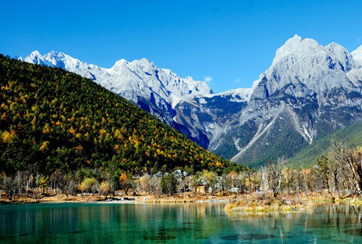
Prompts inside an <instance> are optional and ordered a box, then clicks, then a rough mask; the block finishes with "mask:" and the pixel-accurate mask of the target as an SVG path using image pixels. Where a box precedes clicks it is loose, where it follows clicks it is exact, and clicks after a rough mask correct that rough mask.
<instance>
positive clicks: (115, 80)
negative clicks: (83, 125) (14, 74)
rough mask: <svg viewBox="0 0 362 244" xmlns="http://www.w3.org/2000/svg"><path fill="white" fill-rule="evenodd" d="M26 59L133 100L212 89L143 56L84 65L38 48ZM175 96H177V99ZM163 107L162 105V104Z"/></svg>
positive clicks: (161, 98)
mask: <svg viewBox="0 0 362 244" xmlns="http://www.w3.org/2000/svg"><path fill="white" fill-rule="evenodd" d="M25 61H26V62H29V63H35V64H41V65H46V66H51V67H60V68H62V69H65V70H67V71H71V72H74V73H77V74H79V75H81V76H84V77H87V78H91V79H93V80H94V81H95V82H97V83H98V84H100V85H102V86H104V87H105V88H107V89H109V90H111V91H113V92H115V93H117V94H120V95H122V96H124V97H125V98H127V99H128V100H131V101H133V102H135V103H137V102H138V100H139V99H140V98H145V99H147V100H155V101H154V102H155V103H159V104H161V103H162V104H164V103H165V101H167V100H168V99H169V98H170V96H171V94H172V95H173V99H171V100H172V101H177V100H179V99H180V98H181V97H185V96H196V95H209V94H211V93H212V91H211V88H210V87H209V86H208V85H207V84H206V83H205V82H202V81H195V80H193V79H192V78H191V77H186V78H181V77H179V76H178V75H177V74H175V73H172V72H171V70H168V69H162V68H158V67H156V65H155V64H154V63H153V62H151V61H149V60H148V59H146V58H142V59H140V60H134V61H132V62H128V61H126V60H125V59H121V60H119V61H117V62H115V64H114V65H113V66H112V67H111V68H109V69H106V68H101V67H98V66H97V65H93V64H87V63H84V62H82V61H80V60H79V59H75V58H73V57H71V56H69V55H67V54H65V53H62V52H55V51H52V52H50V53H48V54H46V55H44V56H42V55H41V54H40V53H39V52H38V51H34V52H32V53H31V54H30V55H29V56H28V57H26V58H25ZM175 97H178V99H176V98H175ZM162 106H165V105H162Z"/></svg>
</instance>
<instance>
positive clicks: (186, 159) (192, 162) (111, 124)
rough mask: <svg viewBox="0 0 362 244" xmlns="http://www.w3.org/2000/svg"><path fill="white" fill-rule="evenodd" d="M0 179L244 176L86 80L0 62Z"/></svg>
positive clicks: (236, 167) (3, 59) (6, 60)
mask: <svg viewBox="0 0 362 244" xmlns="http://www.w3.org/2000/svg"><path fill="white" fill-rule="evenodd" d="M0 84H1V89H0V137H1V138H0V173H1V172H5V173H6V174H14V173H15V172H16V171H17V170H31V171H33V172H40V173H43V174H47V175H49V174H51V173H52V172H54V171H56V170H61V171H62V172H70V171H72V170H76V169H81V168H89V169H101V170H104V171H107V172H109V173H111V174H112V175H115V176H119V175H121V173H122V172H123V171H127V172H128V173H130V174H138V173H142V172H149V173H155V172H157V171H158V170H162V171H170V170H174V169H176V168H180V169H184V170H187V171H200V170H203V169H207V170H212V171H216V172H220V173H222V172H224V171H230V170H235V171H238V170H242V169H243V167H242V166H240V165H236V164H233V163H231V162H229V161H227V160H225V159H222V158H220V157H218V156H216V155H214V154H211V153H210V152H208V151H206V150H204V149H203V148H201V147H200V146H198V145H197V144H195V143H194V142H192V141H190V140H189V139H187V138H186V137H185V136H183V135H182V134H180V133H179V132H177V131H176V130H175V129H173V128H171V127H170V126H167V125H165V124H163V123H162V122H161V121H159V120H158V119H157V118H155V117H153V116H151V115H150V114H148V113H146V112H145V111H143V110H141V109H139V108H138V107H136V106H135V105H134V104H132V103H130V102H128V101H127V100H125V99H123V98H121V97H120V96H118V95H116V94H114V93H112V92H110V91H108V90H106V89H105V88H103V87H101V86H99V85H97V84H96V83H94V82H92V81H91V80H89V79H85V78H82V77H81V76H79V75H76V74H74V73H70V72H66V71H64V70H62V69H60V68H50V67H44V66H40V65H33V64H28V63H25V62H21V61H18V60H14V59H10V58H7V57H4V56H3V55H0Z"/></svg>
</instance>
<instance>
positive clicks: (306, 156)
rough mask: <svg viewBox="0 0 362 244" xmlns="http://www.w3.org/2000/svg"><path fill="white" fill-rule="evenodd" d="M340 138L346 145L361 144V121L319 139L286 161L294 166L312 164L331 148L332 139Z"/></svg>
mask: <svg viewBox="0 0 362 244" xmlns="http://www.w3.org/2000/svg"><path fill="white" fill-rule="evenodd" d="M338 140H341V141H343V142H345V143H346V144H347V145H353V146H362V122H359V123H356V124H354V125H351V126H349V127H346V128H344V129H341V130H339V131H336V132H335V133H332V134H329V135H328V136H326V137H324V138H322V139H319V140H317V141H315V142H313V143H312V144H310V145H309V146H307V147H306V148H304V149H303V150H302V151H300V152H299V153H298V154H296V155H295V156H294V157H292V158H290V159H289V160H288V161H289V162H290V165H292V166H295V167H300V166H307V167H308V166H312V165H313V164H314V163H315V161H316V159H317V158H319V157H320V156H322V155H328V153H329V152H330V151H332V150H333V147H334V146H333V141H338Z"/></svg>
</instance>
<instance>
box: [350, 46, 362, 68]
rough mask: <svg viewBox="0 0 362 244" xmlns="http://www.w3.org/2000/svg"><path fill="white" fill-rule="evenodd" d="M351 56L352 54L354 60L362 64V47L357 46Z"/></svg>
mask: <svg viewBox="0 0 362 244" xmlns="http://www.w3.org/2000/svg"><path fill="white" fill-rule="evenodd" d="M351 54H352V56H353V58H354V60H356V61H358V62H360V63H361V64H362V45H361V46H359V47H358V48H357V49H356V50H354V51H353V52H352V53H351Z"/></svg>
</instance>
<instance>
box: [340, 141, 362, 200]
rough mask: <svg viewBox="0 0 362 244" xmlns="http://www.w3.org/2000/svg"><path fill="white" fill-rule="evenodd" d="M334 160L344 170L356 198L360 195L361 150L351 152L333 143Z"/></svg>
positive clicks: (361, 187)
mask: <svg viewBox="0 0 362 244" xmlns="http://www.w3.org/2000/svg"><path fill="white" fill-rule="evenodd" d="M334 159H335V161H336V163H337V164H338V166H339V167H340V168H342V169H344V172H345V173H346V174H347V177H348V179H349V181H350V183H351V185H352V186H353V187H354V191H355V193H357V195H358V196H360V195H361V193H362V150H358V151H355V150H352V149H348V148H346V147H345V145H344V144H343V143H335V151H334Z"/></svg>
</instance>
